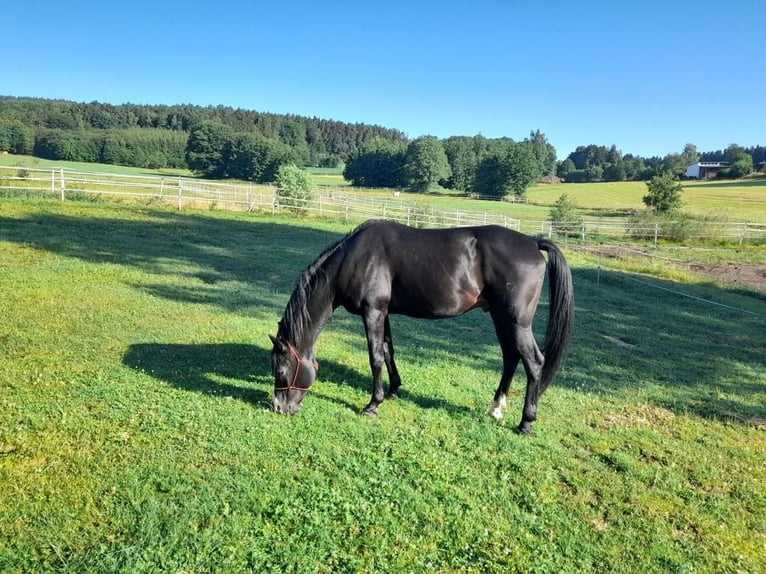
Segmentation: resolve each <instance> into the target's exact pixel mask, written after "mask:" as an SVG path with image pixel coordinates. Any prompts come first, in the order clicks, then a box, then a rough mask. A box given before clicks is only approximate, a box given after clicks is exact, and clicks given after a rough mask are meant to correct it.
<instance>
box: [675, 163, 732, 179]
mask: <svg viewBox="0 0 766 574" xmlns="http://www.w3.org/2000/svg"><path fill="white" fill-rule="evenodd" d="M729 166H731V162H728V161H698V162H697V163H693V164H691V165H688V166H686V173H684V177H688V178H689V179H710V178H712V177H715V176H716V175H718V172H719V171H721V170H722V169H726V168H728V167H729Z"/></svg>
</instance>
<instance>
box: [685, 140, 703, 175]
mask: <svg viewBox="0 0 766 574" xmlns="http://www.w3.org/2000/svg"><path fill="white" fill-rule="evenodd" d="M681 158H683V162H684V170H685V169H686V168H687V167H688V166H690V165H692V164H695V163H697V162H698V161H699V160H700V154H699V152H697V146H696V145H694V144H693V143H688V144H686V145H685V146H684V151H683V152H681Z"/></svg>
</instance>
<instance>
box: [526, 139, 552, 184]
mask: <svg viewBox="0 0 766 574" xmlns="http://www.w3.org/2000/svg"><path fill="white" fill-rule="evenodd" d="M526 142H528V143H529V145H530V146H531V148H532V151H533V153H534V155H535V158H537V163H538V164H539V170H540V174H541V175H553V174H554V173H555V171H556V148H555V147H553V146H552V145H551V144H550V143H548V139H547V138H546V137H545V134H544V133H542V132H541V131H540V130H536V131H533V132H530V134H529V138H528V139H527V140H526Z"/></svg>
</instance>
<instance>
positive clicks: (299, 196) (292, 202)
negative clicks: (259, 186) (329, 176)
mask: <svg viewBox="0 0 766 574" xmlns="http://www.w3.org/2000/svg"><path fill="white" fill-rule="evenodd" d="M275 184H276V186H277V190H278V195H279V201H280V204H281V205H282V206H283V207H289V208H292V209H294V210H296V211H297V210H300V209H305V207H306V203H307V202H308V201H309V200H310V199H313V198H314V182H313V180H312V179H311V174H309V173H308V172H307V171H305V170H302V169H301V168H299V167H297V166H296V165H294V164H292V163H286V164H283V165H281V166H279V169H278V170H277V179H276V182H275Z"/></svg>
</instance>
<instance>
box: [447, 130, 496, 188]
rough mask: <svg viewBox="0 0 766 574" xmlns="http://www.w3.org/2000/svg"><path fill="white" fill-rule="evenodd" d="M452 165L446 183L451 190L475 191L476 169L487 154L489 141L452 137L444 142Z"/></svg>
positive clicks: (477, 137) (477, 138)
mask: <svg viewBox="0 0 766 574" xmlns="http://www.w3.org/2000/svg"><path fill="white" fill-rule="evenodd" d="M442 145H443V146H444V153H445V154H447V161H448V162H449V165H450V171H451V175H450V177H449V178H448V179H447V181H446V182H445V183H444V185H445V187H448V188H449V189H456V190H460V191H464V192H470V191H473V182H474V176H475V174H476V167H477V166H478V165H479V161H480V160H481V158H482V157H483V156H484V155H485V154H486V153H487V149H488V148H489V146H490V142H489V140H487V138H485V137H484V136H481V135H477V136H473V137H467V136H452V137H449V138H447V139H446V140H444V141H443V142H442Z"/></svg>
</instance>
